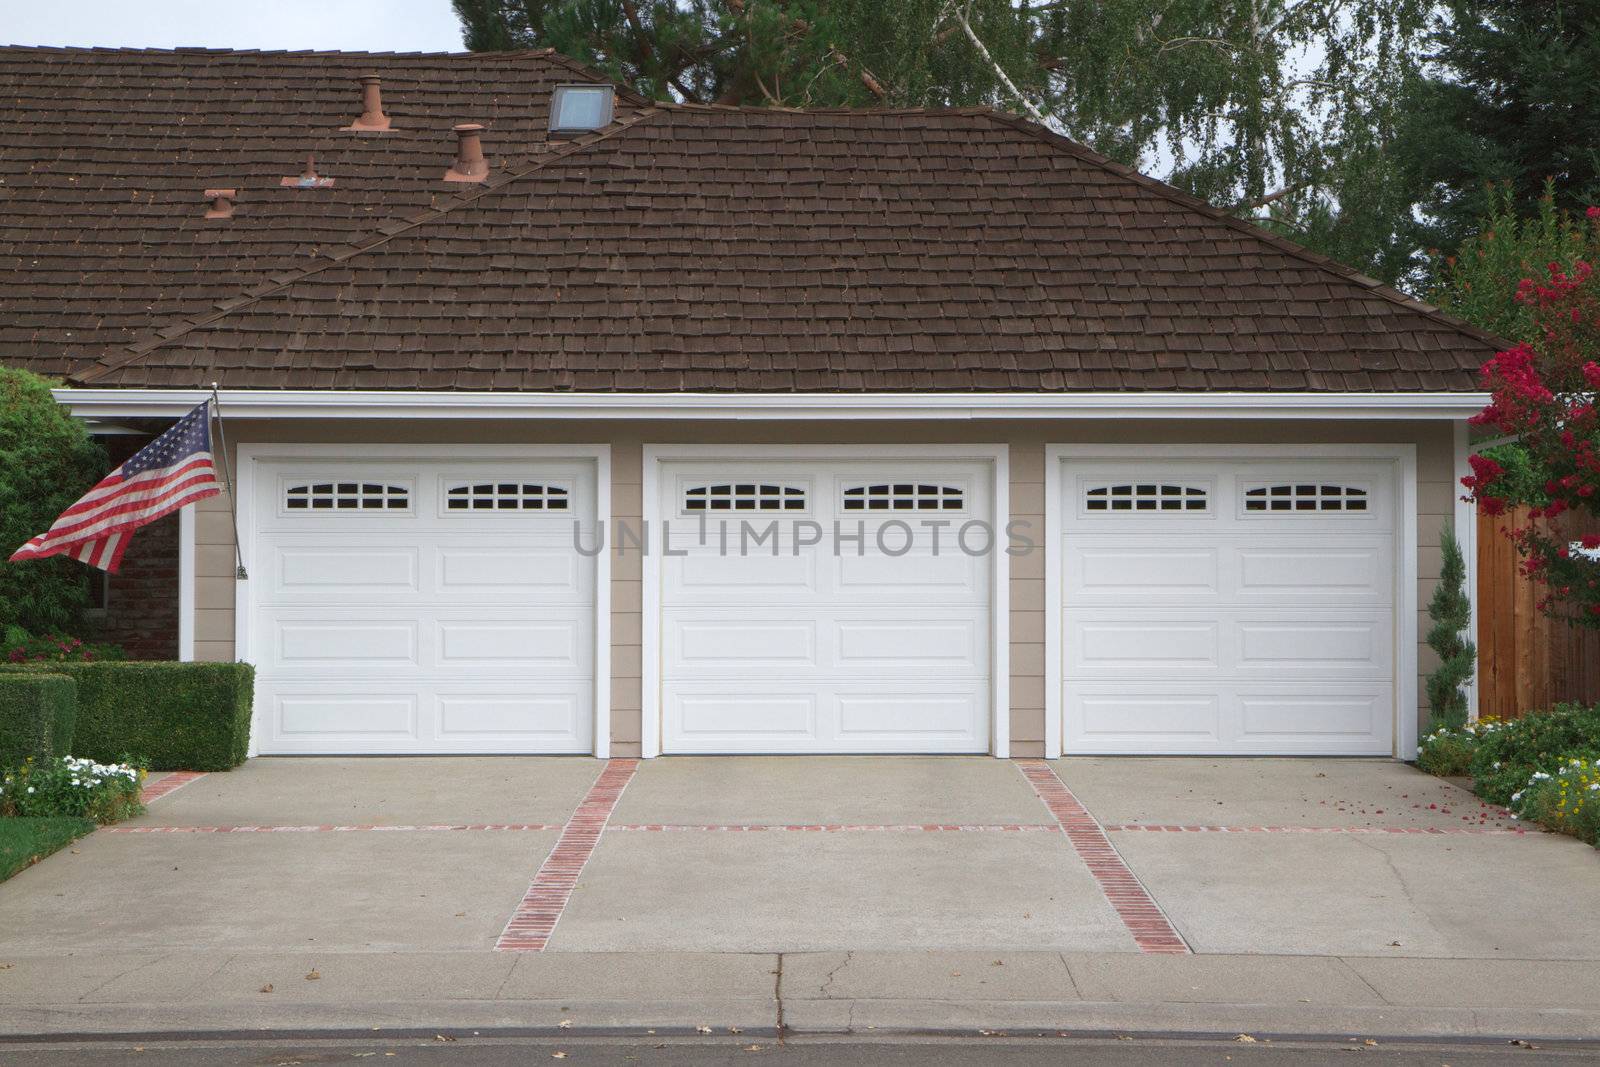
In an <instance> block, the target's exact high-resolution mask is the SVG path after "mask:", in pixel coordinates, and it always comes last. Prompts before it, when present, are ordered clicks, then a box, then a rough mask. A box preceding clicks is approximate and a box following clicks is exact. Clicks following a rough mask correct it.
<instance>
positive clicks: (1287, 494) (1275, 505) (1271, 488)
mask: <svg viewBox="0 0 1600 1067" xmlns="http://www.w3.org/2000/svg"><path fill="white" fill-rule="evenodd" d="M1244 509H1245V510H1246V511H1288V512H1302V511H1366V510H1367V490H1366V489H1364V488H1362V487H1361V486H1355V485H1329V484H1327V483H1325V482H1317V483H1314V484H1313V483H1310V482H1297V483H1295V484H1292V485H1254V486H1248V487H1246V488H1245V491H1244Z"/></svg>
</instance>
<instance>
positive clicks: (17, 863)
mask: <svg viewBox="0 0 1600 1067" xmlns="http://www.w3.org/2000/svg"><path fill="white" fill-rule="evenodd" d="M93 829H94V823H92V822H90V821H89V820H88V819H76V818H53V819H0V882H3V881H5V880H6V879H7V878H10V877H11V876H12V875H13V874H16V873H17V872H18V871H20V870H24V869H25V868H28V867H31V866H33V865H34V864H35V863H38V862H39V861H40V860H42V859H44V858H45V857H46V856H48V855H50V853H52V852H55V851H56V850H57V849H62V848H66V847H67V846H68V845H70V844H72V842H74V841H76V840H77V839H78V838H80V837H82V836H83V835H84V834H86V833H88V832H89V831H91V830H93Z"/></svg>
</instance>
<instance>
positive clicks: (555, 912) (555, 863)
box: [494, 759, 639, 952]
mask: <svg viewBox="0 0 1600 1067" xmlns="http://www.w3.org/2000/svg"><path fill="white" fill-rule="evenodd" d="M638 767H639V761H638V760H636V759H614V760H608V761H607V762H606V766H605V770H603V771H601V772H600V777H599V778H597V779H595V783H594V785H592V786H590V787H589V792H588V793H587V794H585V795H584V798H583V800H582V801H580V802H579V804H578V810H577V811H575V812H573V813H572V818H570V819H568V820H567V825H566V826H564V827H563V828H562V830H561V836H560V837H559V838H557V839H556V843H555V847H554V848H552V849H551V850H550V855H548V856H546V857H545V861H544V864H543V865H542V866H540V868H539V873H538V874H535V875H534V876H533V884H531V885H529V886H528V891H527V893H525V894H524V895H523V897H522V903H520V904H518V905H517V910H516V911H515V912H514V913H512V916H511V921H510V922H508V923H506V928H505V931H504V932H503V933H501V935H500V940H499V941H498V942H496V943H495V946H494V947H495V948H496V949H501V950H506V951H512V952H543V951H544V947H545V945H547V944H549V943H550V935H551V934H553V933H555V930H556V923H558V922H560V921H561V913H562V912H563V911H565V910H566V908H567V901H568V900H570V899H572V890H573V889H574V888H575V887H576V886H577V884H578V876H579V875H580V874H582V873H583V868H584V865H585V864H587V863H588V862H589V857H590V856H592V855H593V854H594V848H595V846H596V845H598V844H599V843H600V835H601V834H602V833H604V832H605V829H606V823H607V822H608V821H609V820H610V818H611V812H612V810H613V809H614V808H615V807H616V806H617V801H618V800H619V799H621V797H622V791H623V790H624V789H626V788H627V787H628V783H629V782H630V781H632V780H633V772H634V771H635V770H637V769H638Z"/></svg>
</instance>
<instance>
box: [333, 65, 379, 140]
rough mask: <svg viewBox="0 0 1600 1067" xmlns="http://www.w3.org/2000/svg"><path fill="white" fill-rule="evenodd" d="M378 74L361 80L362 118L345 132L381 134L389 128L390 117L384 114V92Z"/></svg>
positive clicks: (346, 127)
mask: <svg viewBox="0 0 1600 1067" xmlns="http://www.w3.org/2000/svg"><path fill="white" fill-rule="evenodd" d="M380 82H381V80H380V79H379V77H378V76H377V75H376V74H368V75H367V76H366V77H364V78H362V79H361V117H360V118H358V119H356V120H355V121H354V122H352V123H351V124H350V125H348V126H344V127H341V129H344V130H353V131H355V132H356V133H380V132H382V131H384V130H387V129H388V128H389V116H388V115H385V114H384V113H383V90H382V88H381V87H380Z"/></svg>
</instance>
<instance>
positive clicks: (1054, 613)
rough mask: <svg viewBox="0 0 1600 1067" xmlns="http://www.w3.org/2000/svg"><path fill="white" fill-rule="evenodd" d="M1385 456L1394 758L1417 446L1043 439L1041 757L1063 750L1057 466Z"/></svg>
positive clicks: (1403, 747)
mask: <svg viewBox="0 0 1600 1067" xmlns="http://www.w3.org/2000/svg"><path fill="white" fill-rule="evenodd" d="M1180 457H1181V458H1183V459H1197V458H1198V459H1205V458H1213V457H1214V458H1216V459H1219V460H1240V459H1288V460H1295V459H1330V458H1349V459H1387V460H1391V461H1392V462H1393V463H1394V465H1395V471H1396V474H1397V478H1396V488H1397V498H1398V499H1397V502H1396V506H1397V508H1398V509H1399V512H1400V514H1399V522H1398V523H1397V524H1396V542H1397V549H1398V558H1397V560H1396V567H1395V572H1396V573H1395V582H1396V586H1397V587H1396V590H1395V610H1396V611H1397V612H1398V613H1399V617H1398V619H1397V620H1396V624H1395V636H1394V640H1395V649H1394V653H1395V655H1394V664H1395V668H1394V692H1395V725H1394V729H1393V732H1392V737H1393V742H1394V747H1393V750H1392V752H1391V754H1392V755H1393V756H1394V757H1395V758H1397V759H1405V760H1410V759H1414V758H1415V754H1416V750H1417V729H1418V728H1417V715H1418V706H1417V688H1418V682H1417V640H1418V625H1417V573H1418V570H1417V448H1416V446H1415V445H1412V444H1392V445H1391V444H1348V445H1340V444H1325V445H1226V444H1224V445H1212V444H1164V445H1093V444H1083V445H1060V444H1056V445H1046V446H1045V476H1044V479H1045V515H1044V525H1045V531H1046V552H1045V577H1044V581H1045V618H1044V627H1045V757H1046V758H1047V759H1055V758H1057V757H1060V756H1061V755H1063V743H1062V730H1063V722H1062V714H1063V710H1064V709H1063V707H1062V685H1063V681H1062V662H1061V638H1062V633H1061V623H1062V609H1063V606H1064V605H1063V604H1062V590H1061V582H1062V573H1061V568H1062V560H1061V543H1060V542H1061V532H1060V531H1061V528H1062V510H1061V509H1062V507H1063V501H1062V497H1061V465H1062V463H1063V462H1064V461H1067V460H1073V461H1078V460H1095V459H1161V458H1174V459H1176V458H1180Z"/></svg>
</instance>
